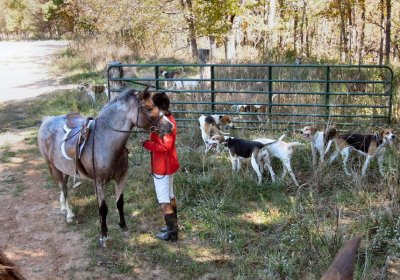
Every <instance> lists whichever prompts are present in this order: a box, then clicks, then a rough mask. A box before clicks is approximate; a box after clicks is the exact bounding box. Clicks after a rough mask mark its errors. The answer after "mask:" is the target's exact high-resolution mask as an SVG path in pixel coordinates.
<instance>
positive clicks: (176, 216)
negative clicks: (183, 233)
mask: <svg viewBox="0 0 400 280" xmlns="http://www.w3.org/2000/svg"><path fill="white" fill-rule="evenodd" d="M172 210H173V211H174V217H175V221H176V223H177V224H178V209H177V208H176V207H172ZM177 228H178V231H179V226H177ZM167 230H168V227H167V226H163V227H161V228H160V231H161V232H166V231H167Z"/></svg>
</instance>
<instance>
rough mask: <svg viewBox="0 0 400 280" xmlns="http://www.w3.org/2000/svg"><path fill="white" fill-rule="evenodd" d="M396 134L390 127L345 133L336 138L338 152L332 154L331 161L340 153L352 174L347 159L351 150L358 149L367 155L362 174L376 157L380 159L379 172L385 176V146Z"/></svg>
mask: <svg viewBox="0 0 400 280" xmlns="http://www.w3.org/2000/svg"><path fill="white" fill-rule="evenodd" d="M394 139H395V135H394V134H393V132H392V130H391V129H389V128H386V129H382V131H381V132H379V133H378V132H376V133H375V134H368V135H362V134H356V133H353V134H345V135H340V136H338V137H337V138H336V139H335V144H336V152H335V153H334V154H333V155H332V156H331V158H330V160H329V163H332V162H333V161H334V160H335V159H336V158H337V156H338V155H339V154H341V155H342V158H343V168H344V172H345V173H346V174H347V175H351V172H350V171H349V170H348V167H347V161H348V159H349V156H350V152H351V151H353V150H354V151H357V152H358V153H360V154H362V155H363V156H365V157H366V160H365V163H364V165H363V167H362V171H361V176H362V177H364V176H365V175H366V173H367V169H368V166H369V163H370V162H371V160H372V159H373V158H374V157H376V158H377V160H378V166H379V173H380V174H381V175H382V177H384V175H385V174H384V171H383V156H384V154H385V147H386V146H387V145H391V144H393V141H394Z"/></svg>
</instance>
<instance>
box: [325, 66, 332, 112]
mask: <svg viewBox="0 0 400 280" xmlns="http://www.w3.org/2000/svg"><path fill="white" fill-rule="evenodd" d="M330 72H331V68H330V67H329V66H327V67H326V77H325V79H326V87H325V106H326V109H325V112H326V118H327V119H329V114H330V110H329V94H330V91H331V87H330Z"/></svg>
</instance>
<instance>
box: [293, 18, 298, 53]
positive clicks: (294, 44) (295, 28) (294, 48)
mask: <svg viewBox="0 0 400 280" xmlns="http://www.w3.org/2000/svg"><path fill="white" fill-rule="evenodd" d="M297 21H298V19H297V14H296V15H295V16H294V22H293V50H294V52H295V53H296V54H297Z"/></svg>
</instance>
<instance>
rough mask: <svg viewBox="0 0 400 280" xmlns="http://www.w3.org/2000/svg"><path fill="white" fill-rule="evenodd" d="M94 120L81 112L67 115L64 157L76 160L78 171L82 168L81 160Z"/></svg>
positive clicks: (62, 150) (63, 148)
mask: <svg viewBox="0 0 400 280" xmlns="http://www.w3.org/2000/svg"><path fill="white" fill-rule="evenodd" d="M93 122H94V120H93V118H92V117H88V118H85V117H84V116H82V115H81V114H79V113H70V114H68V115H66V117H65V125H64V130H65V132H66V134H65V136H64V139H63V143H62V146H61V152H62V153H63V155H64V157H66V158H67V159H69V160H74V161H75V166H76V172H77V173H78V169H81V168H79V167H81V164H80V161H79V159H80V158H81V155H82V151H83V148H84V146H85V144H86V142H87V140H88V139H89V136H90V132H91V125H92V123H93Z"/></svg>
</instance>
